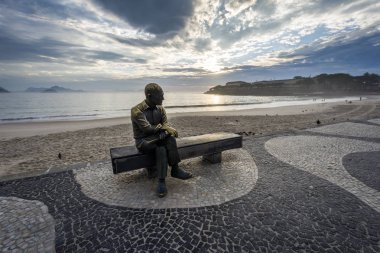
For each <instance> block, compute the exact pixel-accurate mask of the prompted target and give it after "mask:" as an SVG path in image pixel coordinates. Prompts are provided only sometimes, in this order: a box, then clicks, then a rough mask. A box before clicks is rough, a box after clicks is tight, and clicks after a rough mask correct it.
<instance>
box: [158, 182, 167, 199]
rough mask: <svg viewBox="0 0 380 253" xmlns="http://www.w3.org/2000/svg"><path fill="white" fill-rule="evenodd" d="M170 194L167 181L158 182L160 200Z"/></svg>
mask: <svg viewBox="0 0 380 253" xmlns="http://www.w3.org/2000/svg"><path fill="white" fill-rule="evenodd" d="M167 193H168V189H167V188H166V183H165V181H163V182H162V181H158V186H157V196H158V197H159V198H163V197H165V196H166V194H167Z"/></svg>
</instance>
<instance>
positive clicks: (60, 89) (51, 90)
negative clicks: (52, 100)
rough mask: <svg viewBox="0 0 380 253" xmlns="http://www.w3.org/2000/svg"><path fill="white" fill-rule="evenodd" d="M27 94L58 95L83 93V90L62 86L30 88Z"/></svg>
mask: <svg viewBox="0 0 380 253" xmlns="http://www.w3.org/2000/svg"><path fill="white" fill-rule="evenodd" d="M25 91H26V92H43V93H58V92H83V90H72V89H68V88H64V87H60V86H57V85H56V86H52V87H50V88H35V87H29V88H28V89H26V90H25Z"/></svg>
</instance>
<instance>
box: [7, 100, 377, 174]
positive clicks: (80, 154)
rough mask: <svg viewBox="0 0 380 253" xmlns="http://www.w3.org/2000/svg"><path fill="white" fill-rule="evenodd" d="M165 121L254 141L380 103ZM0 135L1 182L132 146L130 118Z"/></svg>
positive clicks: (358, 116)
mask: <svg viewBox="0 0 380 253" xmlns="http://www.w3.org/2000/svg"><path fill="white" fill-rule="evenodd" d="M168 118H169V122H170V124H171V125H172V126H173V127H174V128H176V129H177V130H178V132H179V135H180V136H179V137H187V136H194V135H201V134H208V133H215V132H229V133H238V134H240V135H242V136H244V138H252V137H253V138H256V137H260V136H266V135H273V134H279V133H285V132H289V131H298V130H304V129H308V128H314V127H318V126H323V125H329V124H334V123H339V122H347V121H352V120H354V121H355V120H359V121H361V120H364V121H367V120H368V119H373V118H380V101H379V100H376V101H374V100H372V101H368V100H367V101H355V102H353V103H344V102H343V103H325V104H317V105H316V104H314V105H300V106H289V107H277V108H265V109H250V110H241V111H224V112H202V113H174V114H168ZM0 133H1V135H0V137H1V138H2V139H1V140H0V143H1V145H0V147H1V148H0V154H1V156H2V159H1V160H0V181H2V180H6V178H8V179H9V178H14V177H26V176H31V175H41V174H45V173H48V172H51V171H59V170H60V168H69V167H70V166H76V165H78V164H82V165H83V164H87V163H91V162H95V161H100V160H109V159H110V157H109V156H110V153H109V150H110V148H113V147H122V146H126V145H134V139H133V130H132V125H131V124H130V119H129V118H128V117H123V118H116V119H115V118H113V119H103V120H92V121H74V122H62V121H61V122H54V123H52V122H43V123H41V122H36V123H21V124H20V123H17V124H14V123H13V124H8V125H5V124H1V125H0ZM36 134H40V135H36Z"/></svg>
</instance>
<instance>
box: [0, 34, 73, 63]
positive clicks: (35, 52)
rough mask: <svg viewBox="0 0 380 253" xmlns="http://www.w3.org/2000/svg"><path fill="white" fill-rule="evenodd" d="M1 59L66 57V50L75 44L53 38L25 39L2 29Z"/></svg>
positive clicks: (38, 60) (0, 36) (0, 35)
mask: <svg viewBox="0 0 380 253" xmlns="http://www.w3.org/2000/svg"><path fill="white" fill-rule="evenodd" d="M0 45H1V47H0V61H20V62H25V61H26V62H28V61H31V62H41V61H44V62H45V61H48V62H49V61H51V60H50V59H51V58H61V57H65V54H64V52H65V51H66V50H68V49H69V48H71V47H74V46H75V45H74V44H70V43H65V42H62V41H57V40H54V39H52V38H42V39H38V40H23V39H20V38H16V37H14V36H12V35H10V34H7V33H5V32H4V31H2V32H1V33H0Z"/></svg>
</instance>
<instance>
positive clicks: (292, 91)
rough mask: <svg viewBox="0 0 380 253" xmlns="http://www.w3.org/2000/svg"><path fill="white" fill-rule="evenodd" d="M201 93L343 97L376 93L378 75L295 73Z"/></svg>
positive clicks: (238, 82)
mask: <svg viewBox="0 0 380 253" xmlns="http://www.w3.org/2000/svg"><path fill="white" fill-rule="evenodd" d="M205 94H219V95H239V96H244V95H248V96H319V95H323V96H331V95H333V96H336V95H340V96H342V95H343V96H346V95H371V94H373V95H375V94H380V76H379V75H377V74H369V73H365V74H364V75H362V76H351V75H349V74H344V73H337V74H320V75H317V76H315V77H302V76H295V77H294V78H293V79H285V80H271V81H259V82H253V83H249V82H243V81H234V82H228V83H226V85H224V86H222V85H218V86H215V87H212V88H211V89H209V90H208V91H206V92H205Z"/></svg>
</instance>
